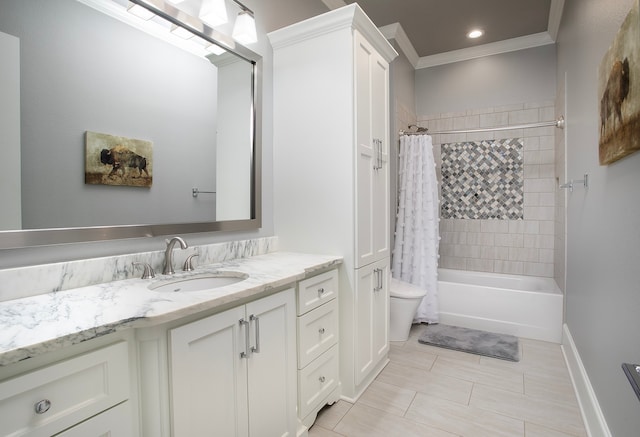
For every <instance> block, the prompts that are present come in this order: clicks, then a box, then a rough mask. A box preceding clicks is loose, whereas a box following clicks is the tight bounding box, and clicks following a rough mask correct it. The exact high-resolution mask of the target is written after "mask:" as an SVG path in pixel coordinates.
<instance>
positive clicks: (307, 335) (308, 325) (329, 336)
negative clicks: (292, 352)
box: [297, 299, 338, 369]
mask: <svg viewBox="0 0 640 437" xmlns="http://www.w3.org/2000/svg"><path fill="white" fill-rule="evenodd" d="M337 302H338V301H337V300H336V299H333V300H332V301H330V302H327V303H326V304H324V305H322V306H321V307H318V308H316V309H314V310H313V311H309V312H308V313H306V314H304V315H302V316H300V317H298V321H297V322H298V368H299V369H302V368H303V367H305V366H306V365H307V364H309V363H310V362H311V361H313V360H314V359H316V358H317V357H318V356H320V355H321V354H322V353H323V352H325V351H327V350H328V349H329V348H330V347H331V346H333V345H334V344H336V342H337V341H338V305H337Z"/></svg>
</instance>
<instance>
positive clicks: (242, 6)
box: [233, 0, 253, 17]
mask: <svg viewBox="0 0 640 437" xmlns="http://www.w3.org/2000/svg"><path fill="white" fill-rule="evenodd" d="M233 2H234V3H235V4H237V5H238V6H240V9H242V10H243V11H244V12H248V13H250V14H251V16H252V17H253V11H252V10H251V9H249V8H248V7H246V6H245V5H243V4H242V3H240V2H239V1H238V0H233Z"/></svg>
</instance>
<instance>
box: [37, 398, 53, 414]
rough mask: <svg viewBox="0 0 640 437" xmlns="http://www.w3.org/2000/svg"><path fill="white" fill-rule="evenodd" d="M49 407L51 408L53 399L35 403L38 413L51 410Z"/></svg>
mask: <svg viewBox="0 0 640 437" xmlns="http://www.w3.org/2000/svg"><path fill="white" fill-rule="evenodd" d="M49 408H51V401H50V400H49V399H43V400H41V401H38V402H36V404H35V405H34V409H35V410H36V414H44V413H46V412H47V411H49Z"/></svg>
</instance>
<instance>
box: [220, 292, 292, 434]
mask: <svg viewBox="0 0 640 437" xmlns="http://www.w3.org/2000/svg"><path fill="white" fill-rule="evenodd" d="M247 320H249V323H250V332H251V340H250V348H249V350H250V352H249V358H248V359H247V360H246V361H247V366H248V382H249V383H248V391H249V396H248V398H249V399H248V401H249V434H250V435H251V436H252V437H262V436H291V437H294V436H295V435H296V426H297V417H296V405H297V385H296V384H297V365H296V359H297V357H296V303H295V294H294V291H293V289H290V290H286V291H283V292H280V293H277V294H273V295H271V296H268V297H265V298H263V299H260V300H257V301H254V302H250V303H248V304H247ZM217 435H226V434H223V433H220V434H217Z"/></svg>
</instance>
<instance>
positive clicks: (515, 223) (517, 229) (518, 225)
mask: <svg viewBox="0 0 640 437" xmlns="http://www.w3.org/2000/svg"><path fill="white" fill-rule="evenodd" d="M523 232H524V221H522V220H509V233H510V234H522V233H523Z"/></svg>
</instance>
